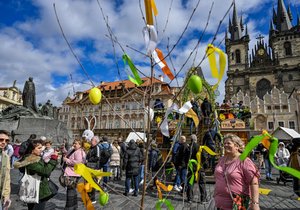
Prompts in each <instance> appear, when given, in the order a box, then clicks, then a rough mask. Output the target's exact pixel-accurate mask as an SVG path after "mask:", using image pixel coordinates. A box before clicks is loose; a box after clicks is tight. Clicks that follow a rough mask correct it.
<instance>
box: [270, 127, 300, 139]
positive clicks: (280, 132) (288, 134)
mask: <svg viewBox="0 0 300 210" xmlns="http://www.w3.org/2000/svg"><path fill="white" fill-rule="evenodd" d="M273 136H275V137H276V138H278V139H280V140H291V139H298V138H300V134H299V133H298V132H297V131H295V130H294V129H290V128H285V127H278V128H277V129H276V130H275V131H274V132H273Z"/></svg>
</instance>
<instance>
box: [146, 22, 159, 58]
mask: <svg viewBox="0 0 300 210" xmlns="http://www.w3.org/2000/svg"><path fill="white" fill-rule="evenodd" d="M143 35H144V40H145V45H146V50H147V55H149V56H150V55H151V54H152V53H153V51H154V50H155V48H156V46H157V32H156V29H155V26H153V25H147V26H146V27H144V28H143Z"/></svg>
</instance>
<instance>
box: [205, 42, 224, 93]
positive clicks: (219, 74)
mask: <svg viewBox="0 0 300 210" xmlns="http://www.w3.org/2000/svg"><path fill="white" fill-rule="evenodd" d="M215 52H216V53H218V54H219V69H218V68H217V61H216V56H215ZM206 55H207V57H208V61H209V66H210V70H211V74H212V77H214V78H216V79H218V82H217V83H216V84H215V85H214V86H213V90H216V89H217V88H218V86H219V83H220V81H221V79H222V78H223V75H224V72H225V66H226V56H225V53H224V52H223V51H222V50H220V49H219V48H217V47H215V46H213V45H212V44H209V45H207V49H206Z"/></svg>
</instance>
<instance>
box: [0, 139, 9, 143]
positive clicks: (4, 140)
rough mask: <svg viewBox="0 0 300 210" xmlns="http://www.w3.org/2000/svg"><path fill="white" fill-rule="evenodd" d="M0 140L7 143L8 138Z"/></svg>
mask: <svg viewBox="0 0 300 210" xmlns="http://www.w3.org/2000/svg"><path fill="white" fill-rule="evenodd" d="M0 142H6V143H8V142H9V139H0Z"/></svg>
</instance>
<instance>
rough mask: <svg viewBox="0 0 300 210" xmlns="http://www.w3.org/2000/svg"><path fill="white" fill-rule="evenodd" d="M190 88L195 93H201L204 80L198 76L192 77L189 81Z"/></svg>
mask: <svg viewBox="0 0 300 210" xmlns="http://www.w3.org/2000/svg"><path fill="white" fill-rule="evenodd" d="M188 87H189V88H190V90H191V91H192V92H193V93H195V94H198V93H200V92H201V91H202V79H201V78H200V77H199V76H197V75H193V76H191V77H190V78H189V81H188Z"/></svg>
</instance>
